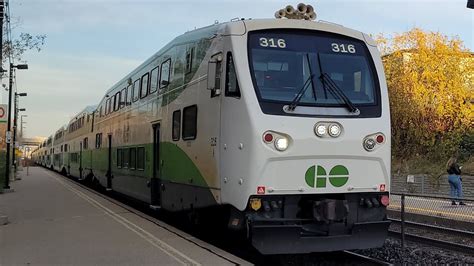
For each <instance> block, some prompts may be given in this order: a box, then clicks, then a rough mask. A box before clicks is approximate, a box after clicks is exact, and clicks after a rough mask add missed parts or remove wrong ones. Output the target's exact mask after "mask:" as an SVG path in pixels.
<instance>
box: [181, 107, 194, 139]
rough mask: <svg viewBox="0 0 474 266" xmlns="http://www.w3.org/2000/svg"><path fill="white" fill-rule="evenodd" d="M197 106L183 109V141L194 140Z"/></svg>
mask: <svg viewBox="0 0 474 266" xmlns="http://www.w3.org/2000/svg"><path fill="white" fill-rule="evenodd" d="M196 131H197V105H192V106H188V107H186V108H184V109H183V140H192V139H196V133H197V132H196Z"/></svg>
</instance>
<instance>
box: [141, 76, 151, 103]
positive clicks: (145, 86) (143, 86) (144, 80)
mask: <svg viewBox="0 0 474 266" xmlns="http://www.w3.org/2000/svg"><path fill="white" fill-rule="evenodd" d="M148 76H149V75H148V73H146V74H145V75H143V76H142V81H141V86H140V98H145V97H146V96H147V95H148Z"/></svg>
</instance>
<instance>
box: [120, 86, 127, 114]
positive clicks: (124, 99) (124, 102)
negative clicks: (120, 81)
mask: <svg viewBox="0 0 474 266" xmlns="http://www.w3.org/2000/svg"><path fill="white" fill-rule="evenodd" d="M125 106H127V87H125V88H123V89H122V90H121V91H120V103H119V108H120V109H122V108H124V107H125Z"/></svg>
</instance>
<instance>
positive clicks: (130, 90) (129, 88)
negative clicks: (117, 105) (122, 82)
mask: <svg viewBox="0 0 474 266" xmlns="http://www.w3.org/2000/svg"><path fill="white" fill-rule="evenodd" d="M132 100H133V84H129V85H128V86H127V105H131V104H132Z"/></svg>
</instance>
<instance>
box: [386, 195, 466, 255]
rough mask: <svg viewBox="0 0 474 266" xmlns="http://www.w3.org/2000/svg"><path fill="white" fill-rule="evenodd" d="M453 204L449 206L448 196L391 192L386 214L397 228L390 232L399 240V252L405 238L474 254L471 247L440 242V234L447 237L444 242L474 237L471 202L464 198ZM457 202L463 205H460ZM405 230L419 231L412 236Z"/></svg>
mask: <svg viewBox="0 0 474 266" xmlns="http://www.w3.org/2000/svg"><path fill="white" fill-rule="evenodd" d="M454 201H455V203H456V205H454V204H453V203H452V202H453V199H451V198H448V197H440V196H427V195H419V194H405V193H392V194H391V195H390V205H389V208H388V214H389V219H390V220H391V221H392V223H394V224H396V225H397V226H396V228H397V229H396V230H393V228H392V229H391V231H390V232H389V233H391V234H392V235H395V236H397V237H400V238H401V247H402V250H404V247H405V239H406V238H408V240H412V241H416V242H424V243H426V244H430V245H435V246H439V247H443V248H447V249H452V250H457V251H462V252H474V247H472V244H471V245H470V244H467V245H466V244H459V243H456V242H457V241H454V242H453V241H446V240H443V239H440V236H443V235H444V236H447V237H444V238H446V239H449V238H452V237H453V236H455V235H456V236H457V237H458V239H473V237H474V199H472V198H463V199H462V200H461V199H455V200H454ZM460 201H461V202H463V203H464V205H459V202H460ZM407 227H408V229H413V228H417V229H419V231H418V233H416V234H412V233H410V232H407V231H410V230H407ZM411 231H412V232H413V230H411ZM415 231H416V230H415ZM428 232H429V233H428ZM432 232H436V233H434V234H433V233H432ZM427 234H428V235H427ZM430 235H431V236H430ZM433 236H434V237H433ZM441 238H443V237H441ZM451 240H452V239H451Z"/></svg>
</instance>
